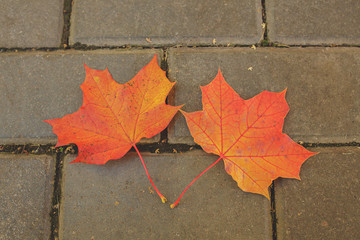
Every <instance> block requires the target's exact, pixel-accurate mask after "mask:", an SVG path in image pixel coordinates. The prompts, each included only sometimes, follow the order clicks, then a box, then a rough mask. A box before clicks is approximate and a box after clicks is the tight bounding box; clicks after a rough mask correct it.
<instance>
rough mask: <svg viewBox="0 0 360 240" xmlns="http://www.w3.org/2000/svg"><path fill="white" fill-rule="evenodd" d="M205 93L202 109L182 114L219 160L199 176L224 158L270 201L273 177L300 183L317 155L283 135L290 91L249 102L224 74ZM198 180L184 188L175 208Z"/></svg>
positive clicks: (241, 181) (244, 185)
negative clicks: (302, 169) (303, 168)
mask: <svg viewBox="0 0 360 240" xmlns="http://www.w3.org/2000/svg"><path fill="white" fill-rule="evenodd" d="M201 90H202V104H203V110H202V111H198V112H193V113H186V112H183V111H181V112H182V113H183V115H184V116H185V118H186V122H187V124H188V127H189V129H190V132H191V135H192V136H193V137H194V140H195V142H196V143H197V144H199V145H200V146H201V147H202V148H203V149H204V151H206V152H208V153H213V154H216V155H219V156H220V157H219V158H218V160H216V161H215V162H214V163H213V164H211V165H210V166H209V167H208V168H207V169H205V170H204V171H203V172H202V173H200V175H199V176H198V177H200V176H201V175H202V174H204V173H205V172H206V171H207V170H209V169H210V168H211V167H213V166H214V165H215V164H216V163H218V162H219V161H220V160H221V159H223V160H224V165H225V170H226V172H227V173H228V174H230V175H231V176H232V178H233V179H234V180H235V181H236V182H237V184H238V186H239V187H240V188H241V189H242V190H243V191H246V192H252V193H258V194H262V195H264V196H265V197H267V198H268V199H269V192H268V187H269V185H270V184H271V182H272V181H273V180H274V179H276V178H278V177H284V178H296V179H300V178H299V172H300V167H301V165H302V164H303V163H304V161H305V160H306V159H307V158H309V157H310V156H312V155H314V154H316V153H313V152H310V151H308V150H306V149H305V148H303V147H302V146H301V145H299V144H297V143H295V142H294V141H293V140H291V139H290V137H289V136H287V135H286V134H284V133H282V127H283V123H284V118H285V116H286V114H287V113H288V111H289V107H288V105H287V103H286V100H285V92H286V90H284V91H282V92H280V93H273V92H268V91H264V92H262V93H260V94H259V95H257V96H255V97H253V98H251V99H249V100H244V99H242V98H241V97H240V96H239V95H238V94H237V93H236V92H235V91H234V90H233V89H232V88H231V87H230V86H229V85H228V84H227V83H226V82H225V79H224V78H223V76H222V74H221V72H220V70H219V73H218V74H217V76H216V77H215V79H214V80H213V81H212V82H211V83H210V84H208V85H207V86H205V87H201ZM198 177H196V178H195V179H194V180H193V181H192V182H191V183H190V184H189V185H188V186H187V187H186V188H185V190H184V191H183V193H182V194H181V195H180V197H179V198H178V200H177V201H176V202H175V203H174V204H172V205H171V207H172V208H173V207H175V206H176V205H177V204H178V203H179V200H180V199H181V197H182V196H183V194H184V193H185V192H186V190H187V189H188V188H189V187H190V186H191V185H192V184H193V183H194V182H195V181H196V179H197V178H198Z"/></svg>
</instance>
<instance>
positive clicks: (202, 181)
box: [60, 150, 271, 240]
mask: <svg viewBox="0 0 360 240" xmlns="http://www.w3.org/2000/svg"><path fill="white" fill-rule="evenodd" d="M143 157H144V160H145V162H146V165H147V167H148V170H149V173H150V175H151V176H152V179H153V181H154V182H155V184H156V186H157V188H158V189H159V190H160V191H161V193H162V194H163V195H164V196H166V197H167V199H168V201H169V202H168V203H166V204H163V203H162V202H161V200H160V198H159V197H158V196H157V194H156V193H155V192H154V189H152V186H151V184H150V182H149V180H148V178H147V176H146V173H145V171H144V168H143V166H142V164H141V161H140V159H139V157H138V156H137V155H136V154H135V153H129V154H127V155H126V156H125V157H124V158H122V159H120V160H113V161H110V162H108V163H107V164H106V165H88V164H79V163H76V164H69V162H70V161H71V160H73V159H74V157H72V156H70V157H67V158H66V159H65V168H64V177H63V181H64V182H63V183H64V185H63V186H64V194H63V198H62V209H63V210H62V213H61V214H62V216H61V219H62V221H63V222H62V223H61V226H63V227H62V230H61V232H60V234H61V235H62V236H63V239H74V240H75V239H91V238H93V239H109V240H111V239H271V222H270V216H269V213H270V212H269V211H270V209H269V205H270V202H269V201H268V200H267V199H266V198H265V197H263V196H260V195H258V194H251V193H244V192H243V191H241V190H240V189H239V188H238V187H237V184H236V182H235V181H234V180H233V179H232V178H231V176H229V175H228V174H227V173H226V172H225V170H224V166H223V163H222V162H221V163H218V164H217V165H215V167H213V168H212V169H211V170H209V171H208V172H207V173H206V174H204V175H203V176H201V178H199V179H198V180H197V182H195V183H194V184H193V185H192V186H191V188H189V190H188V191H187V192H186V193H185V195H184V197H183V198H182V200H181V202H180V204H179V205H178V207H176V208H174V209H171V208H170V203H172V202H174V201H175V200H176V199H177V197H178V196H179V195H180V193H181V192H182V191H183V189H184V188H185V187H186V186H187V185H188V184H189V183H190V182H191V181H192V180H193V179H194V178H195V177H196V176H197V175H198V174H199V173H200V172H201V171H203V170H204V169H205V168H206V167H208V166H209V165H210V164H211V163H213V162H214V161H215V160H216V159H217V157H216V156H214V155H209V154H205V153H204V152H203V151H199V150H195V151H190V152H187V153H183V154H149V153H143Z"/></svg>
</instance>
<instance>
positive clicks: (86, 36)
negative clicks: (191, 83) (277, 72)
mask: <svg viewBox="0 0 360 240" xmlns="http://www.w3.org/2000/svg"><path fill="white" fill-rule="evenodd" d="M261 13H262V8H261V3H260V1H253V0H242V1H237V0H229V1H221V0H212V1H207V0H198V1H190V0H177V1H168V0H136V1H128V0H108V1H97V0H88V1H75V3H74V6H73V10H72V16H71V31H70V43H71V44H74V43H76V42H80V43H82V44H89V45H101V46H104V45H124V44H135V45H137V44H139V45H166V44H190V45H191V44H213V39H216V43H217V44H227V43H234V44H255V43H257V42H259V41H260V40H261V37H262V28H261V23H262V17H261ZM146 38H148V39H146Z"/></svg>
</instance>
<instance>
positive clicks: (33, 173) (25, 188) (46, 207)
mask: <svg viewBox="0 0 360 240" xmlns="http://www.w3.org/2000/svg"><path fill="white" fill-rule="evenodd" d="M54 166H55V158H54V157H52V156H45V155H41V156H40V155H38V156H34V155H33V156H24V155H11V154H0V239H1V240H12V239H44V240H45V239H49V236H50V209H51V199H52V193H53V183H52V182H53V177H54V171H55V169H54Z"/></svg>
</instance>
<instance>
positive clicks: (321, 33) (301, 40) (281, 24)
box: [266, 0, 360, 45]
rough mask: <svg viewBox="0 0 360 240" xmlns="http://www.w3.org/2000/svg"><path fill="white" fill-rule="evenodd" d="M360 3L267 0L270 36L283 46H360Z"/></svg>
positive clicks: (350, 0)
mask: <svg viewBox="0 0 360 240" xmlns="http://www.w3.org/2000/svg"><path fill="white" fill-rule="evenodd" d="M359 12H360V1H359V0H343V1H337V0H330V1H329V0H317V1H313V0H271V1H266V18H267V22H268V37H269V39H270V41H272V42H280V43H283V44H340V45H341V44H360V28H359V25H360V14H359Z"/></svg>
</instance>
